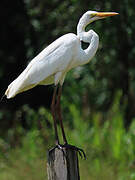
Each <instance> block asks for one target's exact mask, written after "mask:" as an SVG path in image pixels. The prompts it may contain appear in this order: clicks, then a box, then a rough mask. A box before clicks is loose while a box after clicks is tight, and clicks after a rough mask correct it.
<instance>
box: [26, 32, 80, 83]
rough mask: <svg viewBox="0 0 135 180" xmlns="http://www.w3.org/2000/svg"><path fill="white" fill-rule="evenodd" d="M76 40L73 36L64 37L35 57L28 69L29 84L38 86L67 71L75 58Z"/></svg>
mask: <svg viewBox="0 0 135 180" xmlns="http://www.w3.org/2000/svg"><path fill="white" fill-rule="evenodd" d="M73 38H74V39H73ZM75 38H76V36H75V35H73V34H67V35H65V36H62V37H61V38H59V39H58V40H56V41H55V42H53V43H52V44H50V45H49V46H48V47H47V48H45V49H44V50H43V51H42V52H41V53H40V54H39V55H38V56H37V57H35V58H34V59H33V60H32V61H31V63H30V64H29V65H28V67H27V68H26V71H27V72H26V76H27V77H26V79H28V83H29V84H37V83H39V82H40V81H43V80H44V79H46V78H47V77H49V76H50V75H55V74H56V73H57V72H63V71H65V70H66V69H67V67H68V66H69V64H70V62H71V61H72V58H73V53H74V48H75V46H74V42H75Z"/></svg>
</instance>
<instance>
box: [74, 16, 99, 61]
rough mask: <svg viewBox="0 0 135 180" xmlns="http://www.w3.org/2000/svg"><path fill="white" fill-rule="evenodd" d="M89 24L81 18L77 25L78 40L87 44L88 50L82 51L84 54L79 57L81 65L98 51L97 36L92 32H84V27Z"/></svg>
mask: <svg viewBox="0 0 135 180" xmlns="http://www.w3.org/2000/svg"><path fill="white" fill-rule="evenodd" d="M91 22H92V21H91ZM91 22H90V21H88V20H87V19H85V18H84V17H82V18H81V19H80V21H79V23H78V25H77V36H78V38H79V39H80V40H81V41H83V42H87V43H89V46H88V48H87V49H85V50H83V51H84V53H83V54H82V57H81V59H82V64H86V63H88V62H89V61H90V60H91V59H92V57H93V56H94V55H95V53H96V51H97V49H98V44H99V37H98V35H97V34H96V33H95V32H94V31H93V30H89V31H88V32H85V28H86V26H87V25H88V24H89V23H91Z"/></svg>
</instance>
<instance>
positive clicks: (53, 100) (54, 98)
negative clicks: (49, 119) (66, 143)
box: [51, 86, 59, 145]
mask: <svg viewBox="0 0 135 180" xmlns="http://www.w3.org/2000/svg"><path fill="white" fill-rule="evenodd" d="M56 93H57V86H56V87H55V89H54V92H53V98H52V104H51V111H52V116H53V123H54V130H55V138H56V144H57V145H58V144H59V137H58V130H57V122H56V113H55V111H56V110H55V100H56Z"/></svg>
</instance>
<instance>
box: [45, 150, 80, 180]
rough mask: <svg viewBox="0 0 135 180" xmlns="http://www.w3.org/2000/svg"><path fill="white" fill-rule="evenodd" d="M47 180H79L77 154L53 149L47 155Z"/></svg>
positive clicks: (72, 151) (71, 151) (73, 151)
mask: <svg viewBox="0 0 135 180" xmlns="http://www.w3.org/2000/svg"><path fill="white" fill-rule="evenodd" d="M47 173H48V180H80V176H79V163H78V155H77V152H76V151H75V150H73V149H66V148H63V151H62V150H61V149H58V148H55V149H54V150H52V151H51V153H48V162H47Z"/></svg>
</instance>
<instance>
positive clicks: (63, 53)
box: [5, 11, 118, 145]
mask: <svg viewBox="0 0 135 180" xmlns="http://www.w3.org/2000/svg"><path fill="white" fill-rule="evenodd" d="M117 14H118V13H115V12H96V11H87V12H86V13H85V14H83V16H82V17H81V18H80V20H79V23H78V25H77V35H76V34H73V33H68V34H66V35H63V36H62V37H60V38H58V39H57V40H55V41H54V42H53V43H51V44H50V45H49V46H48V47H46V48H45V49H44V50H43V51H41V53H39V54H38V55H37V56H36V57H35V58H34V59H33V60H32V61H31V62H30V63H29V64H28V66H27V67H26V69H25V70H24V71H23V72H22V73H21V74H20V75H19V76H18V77H17V78H16V79H15V80H14V81H13V82H12V83H11V84H10V85H9V86H8V88H7V90H6V92H5V95H6V96H7V98H13V97H14V96H15V95H17V94H19V93H21V92H23V91H26V90H28V89H31V88H33V87H35V86H37V85H49V84H53V83H54V84H55V86H56V87H55V90H54V93H53V99H52V105H51V108H52V115H53V120H54V128H55V135H56V143H57V144H58V145H59V138H58V133H57V125H56V119H55V118H56V117H55V115H56V112H57V115H58V119H59V121H60V125H61V129H62V135H63V140H64V143H65V144H68V143H67V139H66V136H65V133H64V127H63V123H62V117H61V110H60V97H61V91H62V85H63V82H64V79H65V76H66V73H67V72H68V71H69V70H70V69H72V68H75V67H77V66H80V65H84V64H86V63H88V62H90V60H91V59H92V57H93V56H94V55H95V53H96V51H97V49H98V44H99V37H98V35H97V34H96V33H95V32H94V31H93V30H89V31H88V32H85V28H86V26H87V25H88V24H90V23H91V22H93V21H95V20H98V19H103V18H106V17H109V16H114V15H117ZM81 41H83V42H87V43H89V46H88V48H87V49H85V50H83V49H82V47H81ZM58 84H59V90H58V94H57V87H58ZM56 95H57V102H55V101H56Z"/></svg>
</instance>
